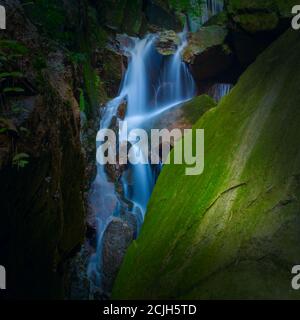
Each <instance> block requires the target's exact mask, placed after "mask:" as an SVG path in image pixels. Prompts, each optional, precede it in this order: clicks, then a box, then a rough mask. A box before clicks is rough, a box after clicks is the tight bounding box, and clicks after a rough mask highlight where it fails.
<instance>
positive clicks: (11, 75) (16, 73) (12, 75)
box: [0, 71, 24, 79]
mask: <svg viewBox="0 0 300 320" xmlns="http://www.w3.org/2000/svg"><path fill="white" fill-rule="evenodd" d="M23 76H24V74H23V73H22V72H19V71H13V72H2V73H0V79H1V78H22V77H23Z"/></svg>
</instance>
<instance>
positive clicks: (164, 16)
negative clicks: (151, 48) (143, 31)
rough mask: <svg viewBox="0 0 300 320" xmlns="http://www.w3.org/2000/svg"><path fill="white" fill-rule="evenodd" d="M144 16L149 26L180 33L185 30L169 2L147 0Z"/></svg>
mask: <svg viewBox="0 0 300 320" xmlns="http://www.w3.org/2000/svg"><path fill="white" fill-rule="evenodd" d="M144 14H145V17H146V21H147V24H148V25H154V26H157V27H159V28H161V29H167V30H175V31H178V32H179V31H181V30H182V28H183V26H182V24H181V22H180V20H179V19H178V18H177V17H176V15H175V14H174V13H173V12H172V11H171V9H170V8H169V6H168V2H167V1H158V0H146V1H145V10H144Z"/></svg>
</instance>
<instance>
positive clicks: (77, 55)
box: [68, 52, 87, 65]
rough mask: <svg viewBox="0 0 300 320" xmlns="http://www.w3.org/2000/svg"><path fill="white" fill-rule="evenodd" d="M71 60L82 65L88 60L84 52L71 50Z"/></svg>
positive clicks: (69, 55) (69, 56)
mask: <svg viewBox="0 0 300 320" xmlns="http://www.w3.org/2000/svg"><path fill="white" fill-rule="evenodd" d="M68 58H69V60H70V61H71V62H72V63H73V64H76V65H80V64H82V63H85V62H86V61H87V57H86V54H85V53H82V52H70V53H69V54H68Z"/></svg>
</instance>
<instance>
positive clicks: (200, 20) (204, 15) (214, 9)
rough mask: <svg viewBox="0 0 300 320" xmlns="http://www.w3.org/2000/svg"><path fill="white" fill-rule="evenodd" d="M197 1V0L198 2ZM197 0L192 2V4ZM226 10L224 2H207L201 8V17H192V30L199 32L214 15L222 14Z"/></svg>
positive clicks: (217, 0)
mask: <svg viewBox="0 0 300 320" xmlns="http://www.w3.org/2000/svg"><path fill="white" fill-rule="evenodd" d="M196 1H197V0H196ZM193 2H195V0H191V3H193ZM223 9H224V0H206V1H203V4H202V6H201V17H191V29H192V31H197V30H198V29H199V28H200V27H201V26H202V25H203V24H204V23H205V22H207V21H208V20H209V19H210V18H211V17H213V16H214V15H216V14H218V13H220V12H222V11H223Z"/></svg>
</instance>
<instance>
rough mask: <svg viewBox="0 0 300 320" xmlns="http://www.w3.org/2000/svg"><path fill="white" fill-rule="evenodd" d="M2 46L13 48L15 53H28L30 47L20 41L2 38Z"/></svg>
mask: <svg viewBox="0 0 300 320" xmlns="http://www.w3.org/2000/svg"><path fill="white" fill-rule="evenodd" d="M0 48H6V49H10V50H12V51H13V52H14V53H18V54H22V55H24V54H26V53H27V52H28V49H27V48H26V47H25V46H24V45H23V44H22V43H20V42H18V41H13V40H2V41H0Z"/></svg>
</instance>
